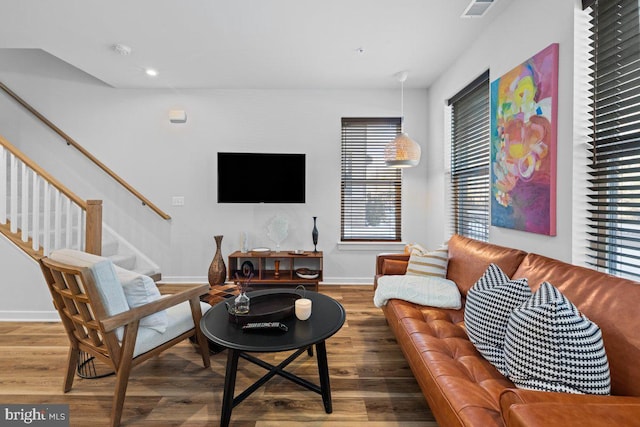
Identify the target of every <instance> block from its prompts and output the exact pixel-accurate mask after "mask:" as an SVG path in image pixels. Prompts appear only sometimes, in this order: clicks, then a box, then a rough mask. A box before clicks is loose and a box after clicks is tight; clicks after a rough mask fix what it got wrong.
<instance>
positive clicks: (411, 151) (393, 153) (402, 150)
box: [384, 71, 421, 168]
mask: <svg viewBox="0 0 640 427" xmlns="http://www.w3.org/2000/svg"><path fill="white" fill-rule="evenodd" d="M407 75H408V73H407V72H406V71H401V72H399V73H398V74H397V77H398V81H399V82H400V112H401V113H400V116H401V120H402V122H401V124H400V133H399V134H398V136H396V137H395V139H394V140H393V141H391V142H390V143H388V144H387V145H386V146H385V148H384V163H385V164H386V165H387V166H389V167H392V168H410V167H413V166H416V165H417V164H418V163H420V151H421V150H420V146H419V145H418V143H417V142H415V141H414V140H413V139H411V138H409V135H407V133H406V132H404V130H403V129H404V81H405V80H407Z"/></svg>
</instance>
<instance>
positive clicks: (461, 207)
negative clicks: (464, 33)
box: [449, 71, 491, 241]
mask: <svg viewBox="0 0 640 427" xmlns="http://www.w3.org/2000/svg"><path fill="white" fill-rule="evenodd" d="M449 105H450V106H451V198H452V202H451V206H452V209H453V212H452V216H451V218H452V221H453V224H452V230H453V231H454V233H456V234H460V235H463V236H467V237H471V238H474V239H478V240H483V241H487V240H488V239H489V195H490V179H489V161H490V159H489V158H490V149H491V142H490V134H489V132H490V131H489V126H490V121H489V110H490V104H489V72H488V71H487V72H486V73H484V74H483V75H482V76H480V77H478V78H477V79H476V80H474V81H473V82H472V83H471V84H469V85H468V86H467V87H465V88H464V89H463V90H462V91H460V92H459V93H458V94H456V95H455V96H454V97H453V98H451V99H450V100H449Z"/></svg>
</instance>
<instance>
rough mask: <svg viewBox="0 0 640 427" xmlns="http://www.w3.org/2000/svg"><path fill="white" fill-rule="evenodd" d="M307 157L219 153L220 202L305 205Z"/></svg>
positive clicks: (300, 155)
mask: <svg viewBox="0 0 640 427" xmlns="http://www.w3.org/2000/svg"><path fill="white" fill-rule="evenodd" d="M305 157H306V156H305V155H304V154H281V153H218V203H305V181H306V176H305V166H306V165H305V162H306V159H305Z"/></svg>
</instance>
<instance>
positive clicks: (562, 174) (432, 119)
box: [426, 0, 576, 261]
mask: <svg viewBox="0 0 640 427" xmlns="http://www.w3.org/2000/svg"><path fill="white" fill-rule="evenodd" d="M510 3H511V4H510V6H509V8H508V9H506V10H505V12H504V13H502V15H501V16H499V17H497V18H496V19H495V21H494V23H493V25H492V27H491V28H490V29H489V30H487V31H485V33H483V35H482V36H481V37H479V38H478V39H477V40H476V41H475V42H474V43H473V44H471V45H470V46H469V49H468V50H467V51H466V52H465V54H464V55H462V56H460V57H459V58H458V60H457V61H456V62H455V63H454V64H452V66H451V67H449V69H448V70H447V72H446V73H444V74H443V75H442V76H441V77H440V78H439V79H438V81H437V82H436V83H435V84H433V85H432V86H431V87H430V88H429V95H428V98H429V101H428V103H429V106H428V110H429V123H428V137H427V139H428V141H429V144H427V153H426V162H427V171H428V174H427V194H428V210H427V213H426V218H428V219H429V223H430V228H432V229H434V230H446V229H447V227H446V226H447V224H448V222H449V220H450V218H449V211H448V210H447V209H442V206H443V205H446V204H447V200H448V197H447V195H446V194H445V182H444V150H443V141H444V136H445V133H444V113H443V110H444V105H445V101H446V100H447V99H448V98H450V97H452V96H453V95H455V94H456V93H457V92H458V91H459V90H461V89H462V88H463V87H465V86H466V85H467V84H468V83H470V82H471V81H473V80H474V79H475V78H476V77H477V76H479V75H480V74H482V73H483V72H484V71H485V70H487V69H489V70H490V80H491V81H494V80H495V79H497V78H499V77H500V76H501V75H503V74H504V73H505V72H507V71H509V70H511V69H512V68H513V67H515V66H516V65H518V64H520V63H521V62H523V61H524V60H526V59H528V58H530V57H531V56H533V55H535V54H536V53H538V52H539V51H541V50H542V49H544V48H545V47H547V46H548V45H550V44H551V43H559V45H560V61H559V84H558V86H559V89H558V151H557V154H558V175H557V235H556V236H555V237H548V236H542V235H538V234H533V233H526V232H521V231H514V230H509V229H505V228H499V227H491V230H490V238H489V239H490V241H491V242H494V243H497V244H499V245H504V246H509V247H517V248H521V249H524V250H526V251H528V252H537V253H540V254H544V255H547V256H550V257H553V258H558V259H561V260H564V261H571V240H572V239H571V237H572V236H571V233H572V220H571V213H572V212H571V202H572V188H571V185H572V167H571V165H572V161H573V153H572V148H573V144H572V140H573V43H574V40H573V14H574V7H576V4H575V2H574V1H558V0H537V1H535V2H532V1H528V0H511V2H510ZM445 233H446V232H445ZM441 240H442V234H438V233H434V234H430V235H429V236H428V239H427V244H428V246H433V245H435V244H437V243H438V242H440V241H441Z"/></svg>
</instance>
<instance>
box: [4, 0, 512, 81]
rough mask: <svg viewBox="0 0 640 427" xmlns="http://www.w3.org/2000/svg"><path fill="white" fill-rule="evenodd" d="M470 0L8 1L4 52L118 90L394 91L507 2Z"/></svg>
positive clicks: (430, 73)
mask: <svg viewBox="0 0 640 427" xmlns="http://www.w3.org/2000/svg"><path fill="white" fill-rule="evenodd" d="M469 2H470V0H109V1H103V0H0V10H1V12H2V18H3V19H2V25H1V26H0V49H11V48H13V49H15V48H20V49H25V48H28V49H32V48H35V49H42V50H44V51H46V52H48V53H49V54H51V55H53V56H54V57H57V58H59V59H61V60H63V61H65V62H67V63H69V64H71V65H73V66H75V67H77V68H79V69H80V70H83V71H84V72H86V73H88V74H90V75H92V76H94V77H96V78H98V79H100V80H102V81H103V82H105V83H107V84H109V85H111V86H113V87H116V88H218V89H236V88H243V89H287V88H292V89H298V88H303V89H331V88H350V89H358V88H394V87H398V84H399V83H398V81H397V80H396V78H394V75H395V74H396V73H397V72H399V71H402V70H407V71H408V72H409V76H408V79H407V81H406V83H405V87H407V88H425V87H428V86H429V85H430V84H431V83H432V82H433V81H434V79H435V78H437V76H438V75H440V74H441V73H443V72H445V71H446V69H447V67H448V66H449V65H450V64H451V63H453V62H454V61H455V59H456V57H457V56H458V55H460V54H461V52H463V51H464V50H466V49H467V48H468V47H469V45H470V44H471V43H472V42H473V40H474V39H475V38H476V37H478V35H479V34H480V33H481V32H482V31H484V30H485V29H486V28H488V27H489V26H490V25H491V22H492V21H493V19H494V18H495V17H496V16H497V15H498V14H500V13H501V12H502V11H503V10H504V9H505V8H506V7H507V5H508V1H505V0H496V3H495V4H494V5H493V6H492V7H491V8H490V9H489V11H488V12H487V13H486V15H485V16H484V17H482V18H474V19H469V18H460V15H461V14H462V13H463V11H464V10H465V8H466V7H467V6H468V4H469ZM116 43H122V44H125V45H128V46H130V47H131V48H132V50H133V51H132V53H131V54H130V55H128V56H121V55H119V54H117V53H116V52H115V51H114V50H113V45H114V44H116ZM359 48H362V49H363V50H364V52H363V53H358V49H359ZM2 67H3V66H2V64H1V63H0V70H1V69H2ZM146 67H153V68H156V69H157V70H158V71H159V73H160V74H159V75H158V76H157V77H155V78H150V77H148V76H146V75H145V74H144V72H143V69H144V68H146ZM40 73H42V70H40Z"/></svg>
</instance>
